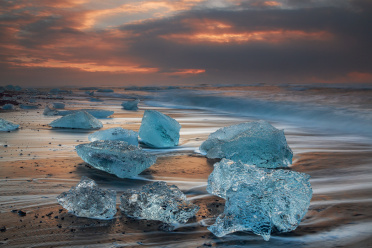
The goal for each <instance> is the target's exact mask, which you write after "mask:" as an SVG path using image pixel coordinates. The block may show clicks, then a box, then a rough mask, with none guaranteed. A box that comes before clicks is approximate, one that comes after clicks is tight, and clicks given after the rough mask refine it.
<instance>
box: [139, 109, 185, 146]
mask: <svg viewBox="0 0 372 248" xmlns="http://www.w3.org/2000/svg"><path fill="white" fill-rule="evenodd" d="M180 129H181V125H180V124H179V123H178V122H177V121H176V120H175V119H173V118H171V117H169V116H167V115H165V114H162V113H160V112H159V111H156V110H145V113H144V114H143V118H142V123H141V127H140V129H139V136H140V137H141V139H142V142H144V143H145V144H146V145H148V146H151V147H155V148H169V147H174V146H177V145H178V142H179V138H180Z"/></svg>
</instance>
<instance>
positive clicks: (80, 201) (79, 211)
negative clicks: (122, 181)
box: [57, 176, 116, 219]
mask: <svg viewBox="0 0 372 248" xmlns="http://www.w3.org/2000/svg"><path fill="white" fill-rule="evenodd" d="M57 200H58V203H59V204H61V206H62V207H64V208H65V209H67V210H68V211H69V212H71V213H73V214H74V215H76V216H78V217H87V218H94V219H111V218H112V217H113V216H114V215H115V214H116V191H114V190H104V189H100V188H99V187H98V186H97V184H96V183H95V182H94V181H93V180H92V179H89V178H87V177H85V176H83V177H82V178H81V181H80V182H79V183H78V185H76V187H72V188H71V189H70V190H69V191H67V192H63V193H62V194H60V195H59V196H58V197H57Z"/></svg>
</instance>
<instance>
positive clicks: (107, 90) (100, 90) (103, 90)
mask: <svg viewBox="0 0 372 248" xmlns="http://www.w3.org/2000/svg"><path fill="white" fill-rule="evenodd" d="M97 92H114V90H113V89H98V90H97Z"/></svg>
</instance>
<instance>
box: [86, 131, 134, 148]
mask: <svg viewBox="0 0 372 248" xmlns="http://www.w3.org/2000/svg"><path fill="white" fill-rule="evenodd" d="M88 139H89V141H96V140H120V141H125V142H127V143H128V144H129V145H134V146H138V133H137V132H135V131H132V130H128V129H124V128H121V127H114V128H110V129H106V130H102V131H97V132H94V133H92V134H90V135H89V136H88Z"/></svg>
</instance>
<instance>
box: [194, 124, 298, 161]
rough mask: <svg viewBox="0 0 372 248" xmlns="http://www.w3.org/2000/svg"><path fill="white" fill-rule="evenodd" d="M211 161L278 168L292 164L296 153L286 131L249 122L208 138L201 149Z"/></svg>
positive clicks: (223, 129)
mask: <svg viewBox="0 0 372 248" xmlns="http://www.w3.org/2000/svg"><path fill="white" fill-rule="evenodd" d="M200 151H201V152H203V153H206V155H207V157H208V158H227V159H231V160H234V161H239V160H240V161H242V162H243V163H247V164H254V165H256V166H258V167H266V168H277V167H286V166H288V165H290V164H292V157H293V153H292V150H291V149H290V148H289V146H288V144H287V141H286V139H285V136H284V131H283V130H278V129H276V128H275V127H273V126H272V125H270V123H268V122H266V121H257V122H246V123H241V124H238V125H233V126H229V127H224V128H221V129H218V130H217V131H216V132H214V133H212V134H210V135H209V137H208V139H207V140H206V141H205V142H203V144H202V145H201V146H200Z"/></svg>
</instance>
